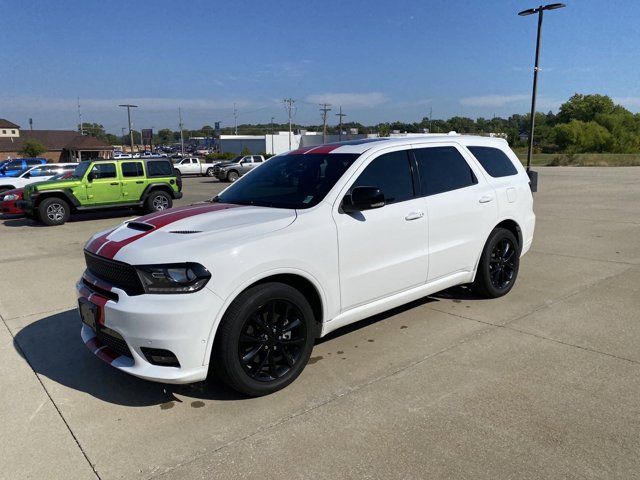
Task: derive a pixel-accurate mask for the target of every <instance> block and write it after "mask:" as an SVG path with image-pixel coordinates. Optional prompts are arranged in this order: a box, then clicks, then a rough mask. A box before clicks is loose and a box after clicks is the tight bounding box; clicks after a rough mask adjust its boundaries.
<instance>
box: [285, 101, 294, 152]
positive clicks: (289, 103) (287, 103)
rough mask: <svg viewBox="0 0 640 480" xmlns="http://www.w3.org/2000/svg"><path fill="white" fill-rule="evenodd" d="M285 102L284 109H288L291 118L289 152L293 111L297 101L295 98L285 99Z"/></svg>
mask: <svg viewBox="0 0 640 480" xmlns="http://www.w3.org/2000/svg"><path fill="white" fill-rule="evenodd" d="M283 102H284V108H286V109H287V115H288V116H289V150H291V114H292V113H291V112H292V110H293V104H294V103H296V101H295V100H294V99H293V98H285V99H284V100H283Z"/></svg>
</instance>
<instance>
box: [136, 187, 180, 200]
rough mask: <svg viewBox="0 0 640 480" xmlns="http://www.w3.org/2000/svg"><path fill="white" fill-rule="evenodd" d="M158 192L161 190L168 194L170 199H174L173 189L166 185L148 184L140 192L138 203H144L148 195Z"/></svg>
mask: <svg viewBox="0 0 640 480" xmlns="http://www.w3.org/2000/svg"><path fill="white" fill-rule="evenodd" d="M158 190H162V191H163V192H166V193H168V194H169V196H171V198H174V197H173V189H172V188H171V187H170V186H169V185H167V184H166V183H150V184H149V185H147V187H146V188H145V189H144V191H143V192H142V195H141V196H140V201H141V202H146V201H147V198H149V195H151V194H152V193H153V192H155V191H158Z"/></svg>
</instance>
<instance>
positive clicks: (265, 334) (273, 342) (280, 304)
mask: <svg viewBox="0 0 640 480" xmlns="http://www.w3.org/2000/svg"><path fill="white" fill-rule="evenodd" d="M301 318H302V313H301V312H300V309H299V308H298V307H296V306H295V305H294V304H293V303H292V302H290V301H288V300H282V299H274V300H270V301H268V302H267V303H265V304H264V305H261V306H260V307H259V308H258V310H257V311H256V312H254V313H253V315H251V316H250V317H249V318H248V319H247V320H246V321H245V323H244V325H243V327H242V330H241V334H240V340H239V342H238V355H239V359H240V363H241V364H242V367H243V369H244V371H245V372H247V374H248V375H249V377H251V378H253V379H255V380H258V381H262V382H270V381H273V380H277V379H279V378H282V377H283V376H285V375H286V374H287V373H289V372H290V371H291V368H292V367H293V366H294V365H295V364H296V363H297V362H299V361H300V358H301V356H302V353H303V350H304V348H303V347H304V344H305V342H306V337H307V335H306V326H305V324H304V323H303V322H302V321H301V320H300V319H301Z"/></svg>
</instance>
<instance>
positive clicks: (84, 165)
mask: <svg viewBox="0 0 640 480" xmlns="http://www.w3.org/2000/svg"><path fill="white" fill-rule="evenodd" d="M89 165H91V162H80V163H79V164H78V166H77V167H76V169H75V170H74V171H73V175H71V176H72V177H73V178H82V177H84V174H85V173H87V170H88V169H89Z"/></svg>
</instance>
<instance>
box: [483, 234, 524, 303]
mask: <svg viewBox="0 0 640 480" xmlns="http://www.w3.org/2000/svg"><path fill="white" fill-rule="evenodd" d="M519 268H520V246H519V245H518V240H517V238H516V237H515V235H514V234H513V233H511V232H510V231H509V230H507V229H505V228H496V229H494V230H493V231H492V232H491V234H490V235H489V238H488V239H487V243H486V244H485V246H484V249H483V250H482V255H481V257H480V263H479V264H478V271H477V272H476V279H475V281H474V282H473V289H474V290H475V291H476V293H478V294H480V295H482V296H484V297H487V298H498V297H502V296H503V295H506V294H507V293H509V292H510V291H511V289H512V288H513V285H514V284H515V282H516V278H517V277H518V270H519Z"/></svg>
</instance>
